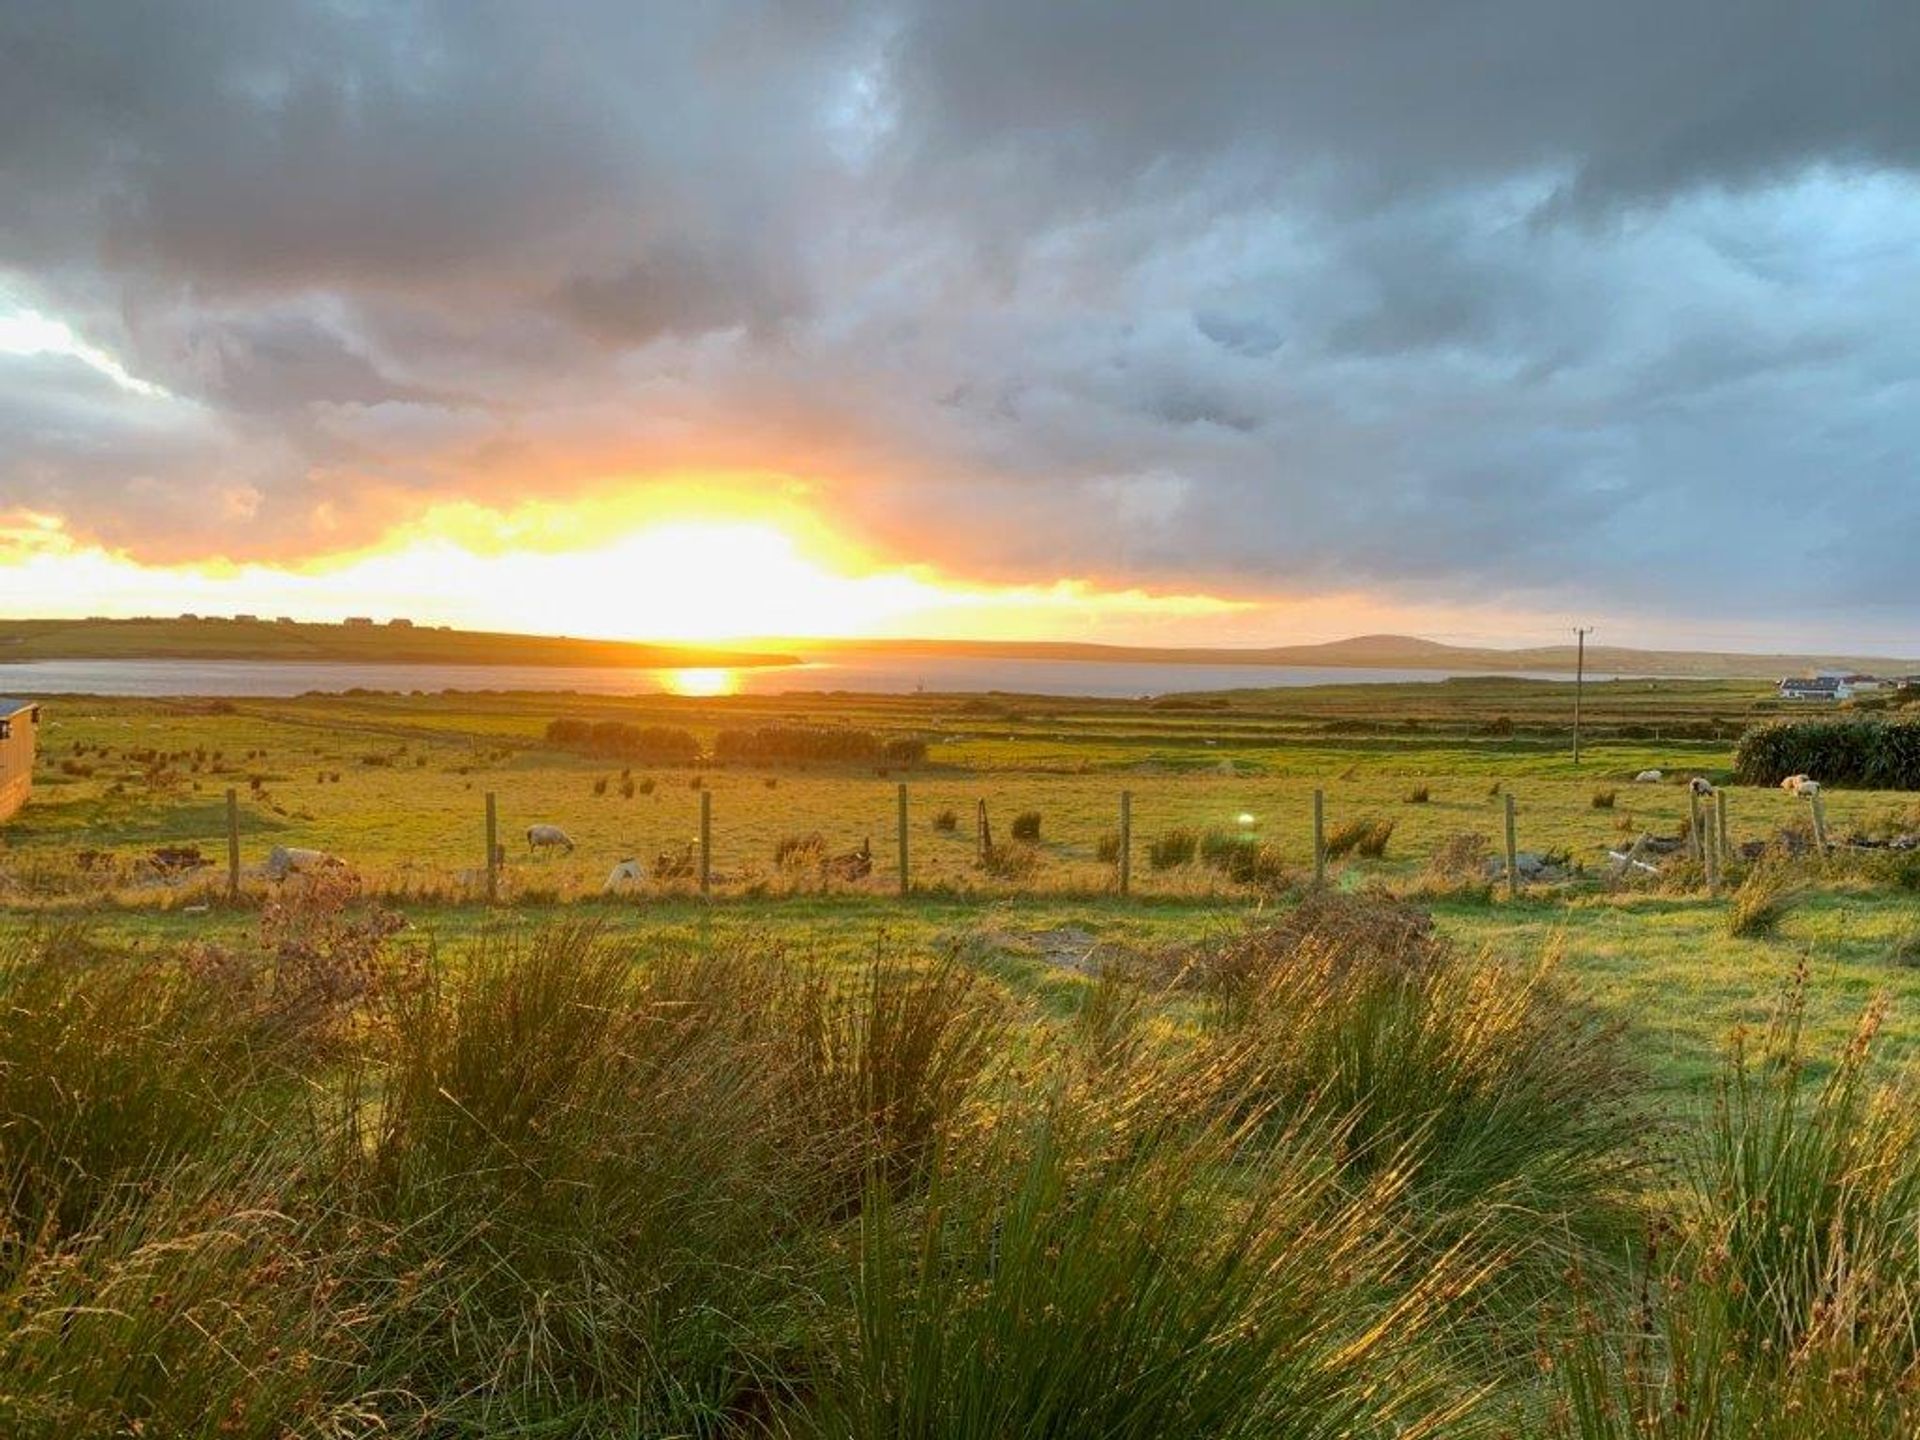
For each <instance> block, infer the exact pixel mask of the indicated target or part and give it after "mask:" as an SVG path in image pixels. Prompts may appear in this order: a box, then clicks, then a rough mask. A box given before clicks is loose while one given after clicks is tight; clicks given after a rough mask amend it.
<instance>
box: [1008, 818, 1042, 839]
mask: <svg viewBox="0 0 1920 1440" xmlns="http://www.w3.org/2000/svg"><path fill="white" fill-rule="evenodd" d="M1012 834H1013V838H1014V839H1016V840H1024V841H1026V842H1027V843H1028V844H1032V843H1034V842H1035V841H1037V840H1038V839H1039V838H1040V812H1039V811H1038V810H1022V811H1021V812H1020V813H1019V814H1018V815H1016V816H1014V817H1013V827H1012Z"/></svg>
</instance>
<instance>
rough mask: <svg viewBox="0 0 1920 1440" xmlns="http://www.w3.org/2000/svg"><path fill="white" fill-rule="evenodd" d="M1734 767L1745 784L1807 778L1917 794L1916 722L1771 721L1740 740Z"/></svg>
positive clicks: (1919, 739) (1919, 748) (1919, 744)
mask: <svg viewBox="0 0 1920 1440" xmlns="http://www.w3.org/2000/svg"><path fill="white" fill-rule="evenodd" d="M1733 768H1734V778H1735V779H1737V780H1739V781H1740V782H1741V783H1742V784H1747V785H1777V784H1779V783H1780V782H1781V781H1782V780H1784V779H1786V777H1787V776H1789V775H1811V776H1813V777H1814V778H1815V779H1816V780H1819V781H1820V782H1821V783H1822V784H1828V785H1857V786H1861V787H1864V788H1867V789H1875V790H1920V719H1916V720H1904V719H1903V720H1783V721H1775V722H1773V723H1772V724H1768V725H1760V726H1756V727H1754V728H1753V729H1750V730H1748V731H1747V732H1746V733H1745V734H1744V735H1742V736H1741V737H1740V743H1739V744H1738V745H1737V746H1736V747H1735V748H1734V752H1733Z"/></svg>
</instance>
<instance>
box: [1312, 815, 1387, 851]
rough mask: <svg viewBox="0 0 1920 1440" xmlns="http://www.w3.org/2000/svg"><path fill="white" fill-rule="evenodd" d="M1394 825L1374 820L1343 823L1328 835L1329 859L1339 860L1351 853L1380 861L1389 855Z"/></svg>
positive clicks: (1365, 819) (1366, 819) (1367, 819)
mask: <svg viewBox="0 0 1920 1440" xmlns="http://www.w3.org/2000/svg"><path fill="white" fill-rule="evenodd" d="M1394 824H1395V822H1394V821H1392V820H1381V819H1373V818H1362V819H1359V820H1347V821H1343V822H1342V823H1341V824H1339V825H1336V826H1335V827H1334V828H1333V829H1332V830H1331V831H1329V832H1328V834H1327V858H1328V859H1330V860H1338V859H1339V858H1340V857H1341V856H1343V855H1346V854H1347V853H1348V852H1350V851H1351V852H1353V853H1355V854H1358V855H1362V856H1364V857H1366V858H1367V859H1369V860H1378V859H1379V858H1380V857H1381V856H1383V855H1385V854H1386V853H1387V842H1388V841H1389V840H1391V839H1392V838H1393V830H1394Z"/></svg>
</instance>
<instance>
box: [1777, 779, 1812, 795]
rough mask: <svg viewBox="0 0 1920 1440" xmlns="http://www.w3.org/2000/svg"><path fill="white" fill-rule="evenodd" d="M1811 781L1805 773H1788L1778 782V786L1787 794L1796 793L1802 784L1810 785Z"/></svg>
mask: <svg viewBox="0 0 1920 1440" xmlns="http://www.w3.org/2000/svg"><path fill="white" fill-rule="evenodd" d="M1812 783H1813V781H1811V780H1809V779H1808V778H1807V777H1806V776H1805V775H1789V776H1787V778H1786V779H1784V780H1782V781H1781V782H1780V788H1781V789H1782V790H1784V791H1786V792H1787V793H1788V794H1789V795H1798V794H1799V793H1800V787H1801V786H1802V785H1811V784H1812Z"/></svg>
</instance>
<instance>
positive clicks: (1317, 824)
mask: <svg viewBox="0 0 1920 1440" xmlns="http://www.w3.org/2000/svg"><path fill="white" fill-rule="evenodd" d="M1313 883H1314V884H1315V885H1316V886H1320V885H1324V884H1326V883H1327V792H1326V791H1324V790H1316V791H1314V792H1313Z"/></svg>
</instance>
